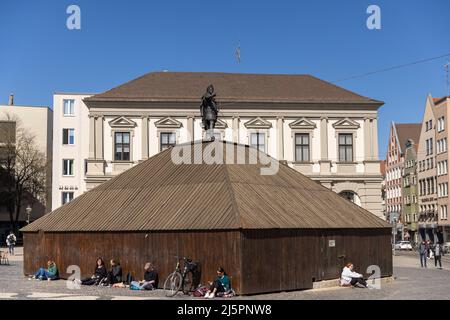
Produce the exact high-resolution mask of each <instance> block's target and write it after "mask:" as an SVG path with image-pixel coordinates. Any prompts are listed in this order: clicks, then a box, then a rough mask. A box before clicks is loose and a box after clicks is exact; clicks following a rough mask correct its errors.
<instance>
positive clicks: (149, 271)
mask: <svg viewBox="0 0 450 320" xmlns="http://www.w3.org/2000/svg"><path fill="white" fill-rule="evenodd" d="M144 270H145V272H144V280H142V281H132V282H131V284H130V288H132V289H137V290H155V289H156V288H158V272H157V271H156V270H155V267H154V266H153V264H152V263H150V262H147V263H146V264H145V266H144Z"/></svg>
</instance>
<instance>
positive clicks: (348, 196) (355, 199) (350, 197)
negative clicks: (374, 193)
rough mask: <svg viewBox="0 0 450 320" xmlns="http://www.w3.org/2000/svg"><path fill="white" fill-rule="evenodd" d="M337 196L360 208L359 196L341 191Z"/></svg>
mask: <svg viewBox="0 0 450 320" xmlns="http://www.w3.org/2000/svg"><path fill="white" fill-rule="evenodd" d="M339 195H340V196H341V197H343V198H344V199H347V200H349V201H351V202H353V203H354V204H357V205H358V206H361V199H360V198H359V196H358V195H357V194H356V193H355V192H353V191H342V192H341V193H339Z"/></svg>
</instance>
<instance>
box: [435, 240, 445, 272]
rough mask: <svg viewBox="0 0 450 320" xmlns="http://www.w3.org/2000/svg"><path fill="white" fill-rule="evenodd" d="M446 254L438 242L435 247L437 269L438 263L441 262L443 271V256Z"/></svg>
mask: <svg viewBox="0 0 450 320" xmlns="http://www.w3.org/2000/svg"><path fill="white" fill-rule="evenodd" d="M443 254H444V252H443V250H442V245H441V244H440V243H439V242H437V243H436V245H435V246H434V266H435V267H436V268H437V267H438V266H437V265H438V262H439V269H442V261H441V256H442V255H443Z"/></svg>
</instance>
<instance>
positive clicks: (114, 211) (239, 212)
mask: <svg viewBox="0 0 450 320" xmlns="http://www.w3.org/2000/svg"><path fill="white" fill-rule="evenodd" d="M186 146H187V150H190V152H192V153H191V154H194V153H193V152H197V151H200V152H202V150H206V149H205V148H207V147H209V148H211V147H213V146H214V147H216V148H217V149H216V150H223V154H224V156H223V158H224V159H230V154H231V152H230V150H233V152H234V155H235V156H234V157H235V158H236V155H237V154H238V152H241V153H240V154H245V159H246V163H247V164H231V163H230V161H224V164H206V163H205V162H200V164H175V163H174V162H173V161H172V158H171V154H172V151H171V150H172V149H167V150H165V151H163V152H161V153H159V154H157V155H155V156H153V157H152V158H150V159H148V160H146V161H144V162H142V163H140V164H138V165H136V166H135V167H133V168H131V169H129V170H127V171H125V172H124V173H122V174H120V175H118V176H116V177H114V178H112V179H111V180H109V181H107V182H105V183H103V184H101V185H99V186H98V187H96V188H94V189H92V190H90V191H88V192H86V193H85V194H83V195H81V196H79V197H78V198H76V199H75V200H73V201H72V202H70V203H68V204H66V205H64V206H62V207H60V208H58V209H56V210H55V211H53V212H51V213H49V214H47V215H45V216H44V217H42V218H41V219H39V220H37V221H35V222H33V223H32V224H30V225H29V226H27V227H25V228H23V229H22V231H23V232H36V231H39V230H43V231H49V232H52V231H53V232H60V231H61V232H63V231H73V232H76V231H87V232H91V231H92V232H95V231H152V230H153V231H158V230H224V229H240V228H242V229H273V228H276V229H279V228H288V229H290V228H308V229H309V228H390V226H389V225H388V224H386V223H385V222H384V221H383V220H381V219H379V218H378V217H376V216H375V215H373V214H372V213H370V212H368V211H366V210H364V209H362V208H361V207H359V206H357V205H355V204H353V203H351V202H350V201H348V200H346V199H344V198H342V197H340V196H339V195H337V194H336V193H334V192H333V191H331V190H329V189H327V188H325V187H323V186H322V185H320V184H319V183H317V182H314V181H312V180H311V179H309V178H307V177H305V176H304V175H302V174H300V173H299V172H297V171H296V170H294V169H292V168H290V167H288V166H287V165H284V164H280V163H279V170H278V172H277V173H276V174H274V175H261V172H260V169H261V167H262V165H261V164H248V163H249V160H248V159H249V150H253V151H255V149H250V147H248V146H244V145H237V144H232V143H227V142H213V143H212V142H203V143H202V142H198V143H193V144H187V145H186ZM227 146H228V147H227ZM217 152H219V151H217ZM255 152H257V151H255ZM272 160H273V161H275V160H274V159H272ZM233 163H236V161H234V162H233ZM240 163H242V161H241V162H240ZM276 163H278V162H276Z"/></svg>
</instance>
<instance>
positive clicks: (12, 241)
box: [6, 231, 17, 255]
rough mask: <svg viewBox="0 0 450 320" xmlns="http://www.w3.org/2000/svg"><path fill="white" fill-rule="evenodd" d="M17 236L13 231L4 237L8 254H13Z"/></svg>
mask: <svg viewBox="0 0 450 320" xmlns="http://www.w3.org/2000/svg"><path fill="white" fill-rule="evenodd" d="M16 241H17V238H16V236H15V234H14V232H12V231H11V232H10V233H9V235H8V236H7V237H6V245H7V246H8V251H9V254H10V255H14V246H15V245H16Z"/></svg>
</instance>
